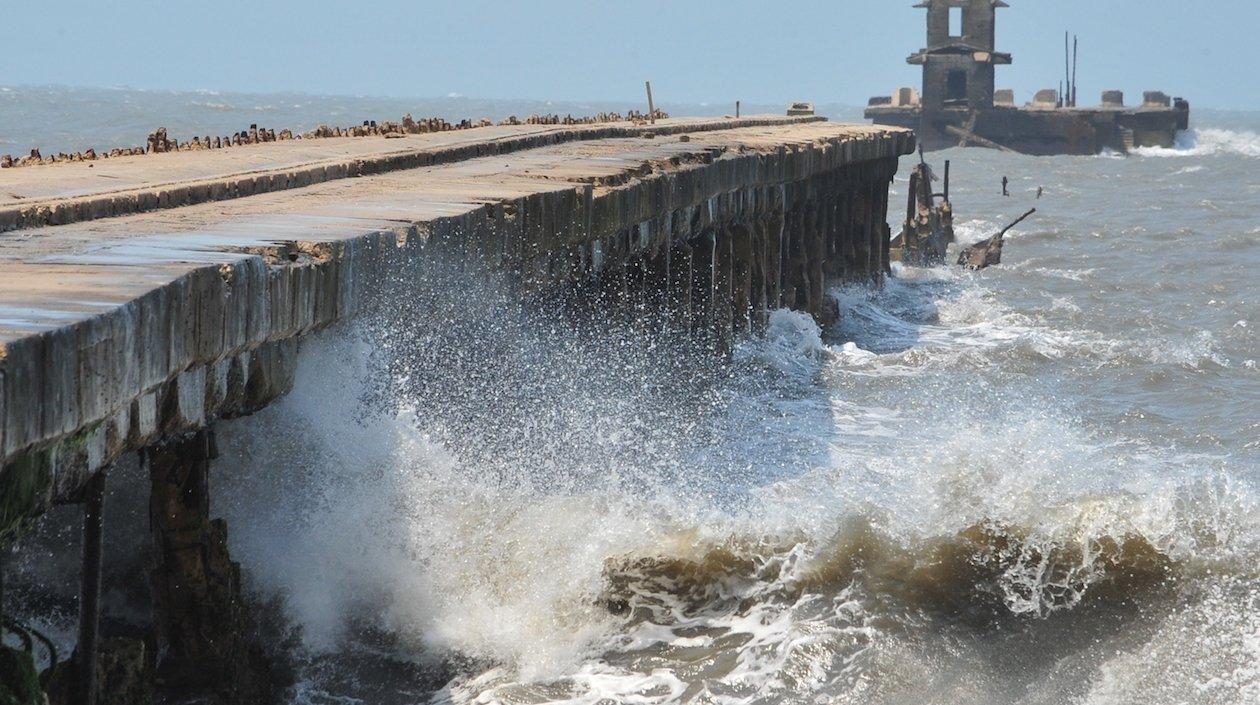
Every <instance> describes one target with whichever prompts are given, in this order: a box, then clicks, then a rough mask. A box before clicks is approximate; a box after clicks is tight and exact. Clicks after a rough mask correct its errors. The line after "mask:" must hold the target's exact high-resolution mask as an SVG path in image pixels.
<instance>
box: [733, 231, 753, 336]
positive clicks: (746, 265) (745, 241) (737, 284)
mask: <svg viewBox="0 0 1260 705" xmlns="http://www.w3.org/2000/svg"><path fill="white" fill-rule="evenodd" d="M729 232H730V238H731V323H732V329H733V330H734V331H735V333H736V334H737V335H745V334H747V333H748V332H749V330H750V327H749V324H750V322H751V313H752V275H753V267H754V264H753V236H752V230H751V229H750V228H749V227H748V226H747V225H744V224H743V223H736V224H735V225H732V226H731V227H730V230H729Z"/></svg>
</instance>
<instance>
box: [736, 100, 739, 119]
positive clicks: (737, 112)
mask: <svg viewBox="0 0 1260 705" xmlns="http://www.w3.org/2000/svg"><path fill="white" fill-rule="evenodd" d="M735 117H736V118H739V101H738V100H737V101H735Z"/></svg>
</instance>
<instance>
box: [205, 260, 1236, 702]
mask: <svg viewBox="0 0 1260 705" xmlns="http://www.w3.org/2000/svg"><path fill="white" fill-rule="evenodd" d="M1016 271H1018V270H1016ZM898 275H899V276H898V277H897V278H894V279H892V280H890V281H889V282H887V284H886V285H885V286H884V287H883V288H881V289H871V288H868V287H864V286H854V287H844V288H840V289H837V290H834V291H833V296H834V297H835V299H836V300H837V303H838V305H839V309H840V313H841V317H840V321H839V322H838V323H837V324H836V325H835V326H834V327H833V328H831V329H829V330H826V331H824V330H821V329H820V328H819V327H818V326H817V324H815V323H814V321H813V320H812V319H811V318H810V317H808V316H806V315H804V314H800V313H796V312H791V311H786V310H781V311H776V312H773V313H772V314H771V316H770V319H769V322H768V327H767V331H766V333H765V335H764V336H762V337H761V338H759V339H756V340H750V341H747V342H745V343H743V344H742V345H741V346H739V348H738V349H737V351H736V354H735V356H734V358H733V360H731V361H730V362H729V363H725V364H724V366H722V367H720V368H718V369H705V370H704V371H703V374H702V375H700V376H701V377H703V378H705V379H712V380H715V381H713V382H711V383H704V384H700V385H699V386H695V385H694V384H693V385H692V386H689V387H686V391H685V393H684V394H682V395H677V394H675V393H674V392H676V391H678V389H681V388H683V387H685V386H686V385H687V384H688V383H686V382H684V381H683V380H687V379H692V378H693V377H694V376H695V372H696V370H695V369H694V368H692V367H690V365H692V364H702V363H700V362H697V361H696V360H692V359H691V358H690V357H689V355H688V354H687V353H686V351H685V349H682V350H673V351H672V352H671V358H670V362H669V364H668V365H665V366H662V358H661V352H660V348H659V347H658V344H657V343H654V342H651V341H652V339H653V336H644V337H642V338H639V337H636V336H634V335H629V336H627V337H617V336H612V337H611V338H609V337H608V336H607V332H606V331H605V332H602V333H601V334H600V336H598V338H599V339H601V340H605V341H608V340H611V341H612V342H605V343H599V344H593V347H591V348H589V349H588V348H585V347H583V346H582V345H575V344H572V343H571V342H566V341H569V339H570V338H571V337H572V332H571V331H552V332H549V330H550V326H552V325H553V323H554V322H553V321H551V320H550V319H547V318H545V317H544V318H543V319H535V318H532V317H531V316H524V317H521V316H520V312H519V311H514V310H513V306H512V305H511V304H508V303H506V302H503V301H495V302H494V303H493V305H487V302H485V301H476V302H472V303H469V304H461V306H467V309H466V310H465V313H469V314H470V315H471V313H472V312H473V311H476V312H477V315H484V311H485V310H493V311H495V312H496V318H494V320H493V321H487V322H486V323H485V324H479V323H475V322H470V321H472V320H474V319H469V320H468V321H464V323H466V324H468V325H469V326H471V327H470V328H466V329H461V323H460V322H459V321H460V320H461V319H460V318H459V316H456V317H455V318H454V319H452V318H450V317H449V316H450V315H451V311H450V310H441V312H440V315H439V317H438V319H437V320H442V321H443V322H444V323H445V324H446V325H448V326H453V328H454V329H456V330H459V333H458V336H459V337H460V338H461V339H467V340H475V341H477V345H478V346H480V347H481V348H484V349H485V352H484V353H478V352H476V351H470V352H460V353H451V352H450V351H452V350H454V348H451V347H450V346H449V345H430V343H435V342H438V341H433V340H426V339H424V338H421V339H418V340H417V339H408V340H406V341H405V342H406V345H403V344H402V343H403V342H404V341H403V340H401V339H398V338H396V337H394V334H393V333H384V334H382V332H381V331H382V330H388V329H389V328H388V326H383V327H382V328H381V329H376V330H370V329H368V330H363V329H360V330H354V331H338V332H337V335H335V336H329V337H328V338H327V339H325V340H323V341H322V342H321V343H319V344H318V345H316V346H314V347H312V348H311V349H309V350H307V351H306V352H305V353H304V357H303V360H302V365H301V369H300V370H299V379H298V381H297V384H296V386H295V392H294V394H293V395H292V396H290V397H288V398H286V399H285V400H283V401H282V402H280V403H279V404H277V405H276V406H274V407H272V408H270V409H267V410H264V411H263V412H261V413H260V414H259V415H258V416H257V417H255V418H253V419H251V421H250V422H248V424H241V425H240V426H239V427H233V426H229V427H228V429H225V432H226V433H227V434H229V438H228V439H227V441H226V442H225V443H223V447H224V448H225V449H229V450H228V452H229V453H230V456H229V457H228V458H226V459H225V462H224V463H223V465H224V467H225V468H239V469H240V472H239V475H236V476H234V477H232V478H231V479H230V482H231V485H232V491H231V494H232V495H233V497H234V501H233V500H231V499H228V500H227V502H228V507H227V508H226V512H227V515H228V519H229V522H230V523H231V524H232V525H233V526H235V527H241V528H239V529H237V530H236V531H235V533H234V536H233V540H234V543H235V545H234V547H233V549H234V551H235V553H236V555H238V556H239V557H240V558H241V559H242V561H243V562H244V563H245V564H246V566H247V568H248V574H249V575H250V577H251V582H252V583H253V588H254V590H256V591H258V592H261V593H264V594H269V593H280V594H283V595H285V598H286V599H285V604H286V611H287V613H288V614H289V617H290V619H292V620H293V621H294V622H295V623H296V624H298V625H300V627H301V629H302V635H303V640H304V643H305V644H306V649H307V650H308V652H309V656H308V659H309V663H310V664H312V665H311V666H310V668H309V669H308V671H307V672H306V678H307V680H306V681H305V682H304V683H303V686H302V688H301V689H300V695H299V699H300V701H301V702H308V703H321V704H322V703H327V702H376V701H375V700H372V699H368V700H366V701H364V700H358V699H355V698H356V697H358V696H354V697H352V696H350V695H346V694H345V693H346V690H345V686H344V683H345V681H346V680H350V681H353V682H356V683H358V686H357V687H359V688H360V689H362V688H364V687H366V686H364V684H365V683H372V682H375V679H379V678H381V677H382V676H381V675H380V672H379V666H372V667H365V668H364V669H363V670H355V669H354V668H349V667H348V666H347V665H346V662H345V660H344V659H345V658H346V654H347V653H360V654H367V655H369V656H370V658H371V662H372V663H377V662H379V660H380V659H382V658H384V659H386V660H391V659H392V660H397V661H400V662H403V663H408V664H418V666H416V667H420V668H423V669H430V670H431V671H433V672H438V673H442V674H444V675H443V676H442V677H441V678H440V679H439V680H440V681H441V682H445V685H444V686H443V687H442V688H441V689H440V690H439V691H438V692H437V694H436V696H435V697H436V700H437V701H438V702H447V703H479V704H490V703H512V704H528V703H555V702H560V703H584V704H586V703H589V704H590V705H596V704H600V703H617V702H621V703H647V704H652V703H661V704H665V703H677V702H686V703H732V704H733V703H758V704H760V703H765V704H767V705H769V704H770V703H813V702H819V701H820V700H825V701H827V702H836V703H847V702H852V703H889V704H892V703H908V702H916V701H917V702H942V703H943V702H959V701H967V702H975V703H994V704H997V703H1011V702H1023V703H1068V702H1072V703H1076V702H1092V703H1121V702H1133V700H1132V699H1130V698H1128V696H1127V695H1125V694H1126V693H1128V692H1130V691H1131V690H1135V689H1136V690H1135V692H1142V693H1144V694H1145V695H1144V697H1145V700H1143V702H1152V703H1169V704H1171V703H1180V702H1188V701H1195V702H1207V703H1221V704H1222V705H1225V704H1226V703H1237V702H1243V701H1245V700H1244V699H1242V698H1244V696H1246V695H1248V694H1250V693H1253V692H1254V691H1255V688H1256V686H1255V683H1254V680H1255V679H1254V674H1252V675H1248V674H1249V673H1251V671H1248V669H1249V668H1251V669H1253V670H1254V659H1253V656H1254V654H1255V643H1254V641H1255V640H1254V638H1253V637H1252V636H1249V634H1254V626H1255V621H1256V619H1257V616H1256V615H1257V613H1258V612H1257V608H1258V607H1260V604H1257V600H1260V596H1258V595H1257V587H1256V586H1257V584H1258V583H1257V580H1260V573H1258V572H1257V569H1256V565H1258V563H1257V558H1260V550H1258V549H1257V546H1256V538H1257V537H1258V536H1260V525H1258V522H1260V518H1258V517H1260V504H1258V503H1257V501H1256V493H1255V489H1254V487H1252V486H1251V485H1250V484H1248V483H1247V482H1246V481H1240V480H1239V479H1238V474H1237V473H1236V472H1234V471H1233V469H1232V468H1231V466H1230V464H1229V461H1228V460H1226V459H1223V458H1219V457H1212V456H1205V455H1195V454H1188V453H1183V452H1178V451H1177V450H1176V449H1173V448H1163V447H1158V446H1152V445H1150V444H1149V443H1146V442H1141V441H1136V440H1134V439H1129V438H1126V437H1124V436H1122V435H1117V434H1114V433H1111V432H1109V431H1106V430H1103V429H1097V428H1094V427H1092V426H1091V425H1090V424H1088V423H1087V422H1086V421H1084V420H1083V419H1082V418H1081V417H1080V416H1079V415H1078V414H1076V413H1075V412H1073V411H1072V410H1071V409H1068V408H1064V407H1062V406H1060V405H1059V404H1057V403H1056V402H1054V401H1053V400H1051V401H1049V403H1047V397H1046V396H1044V394H1043V393H1042V392H1039V391H1034V390H1032V389H1029V388H1023V387H1020V386H1019V384H1017V383H1011V384H1010V385H1009V386H1008V387H1007V388H1005V389H1004V388H1003V386H1002V385H997V384H993V383H991V382H990V381H987V378H988V377H991V376H994V375H1000V374H1006V372H1003V370H1010V369H1012V364H1013V365H1014V367H1013V369H1015V370H1020V369H1024V368H1026V367H1027V366H1028V365H1037V364H1042V363H1044V362H1045V361H1053V360H1059V359H1064V358H1067V357H1069V356H1073V355H1080V354H1082V353H1083V352H1084V353H1085V354H1089V355H1098V356H1105V355H1118V356H1121V357H1125V359H1129V357H1132V358H1133V359H1135V360H1136V359H1139V358H1141V359H1143V360H1144V361H1145V363H1146V364H1164V365H1173V366H1178V365H1184V364H1190V363H1192V362H1193V361H1192V360H1189V359H1186V358H1183V357H1182V356H1181V355H1180V354H1176V355H1173V357H1172V358H1170V359H1167V360H1163V359H1160V360H1152V359H1150V353H1149V352H1143V353H1141V354H1139V353H1138V352H1128V351H1129V350H1130V348H1132V349H1133V350H1136V348H1135V347H1133V346H1134V345H1135V343H1129V342H1126V341H1107V340H1102V339H1098V338H1096V337H1094V338H1091V337H1090V335H1089V334H1087V333H1084V332H1073V331H1070V330H1064V329H1060V328H1056V327H1054V326H1053V325H1051V324H1050V323H1049V322H1048V321H1045V320H1041V319H1039V318H1038V317H1036V316H1034V315H1031V314H1030V313H1029V312H1026V311H1020V310H1018V309H1016V308H1014V307H1013V306H1011V305H1009V304H1007V303H1005V302H1003V301H1001V300H1000V299H999V297H998V296H996V294H995V292H993V291H991V290H989V289H987V288H985V287H984V286H981V285H980V284H979V283H978V281H977V279H976V277H975V276H974V275H971V274H967V273H961V272H958V271H957V270H951V269H947V268H944V267H942V268H936V269H921V270H909V269H904V270H898ZM553 333H554V335H553ZM382 335H384V337H383V338H382V337H381V336H382ZM409 335H410V334H409ZM426 335H439V336H440V335H446V334H445V333H442V332H440V331H439V330H435V331H434V332H433V333H431V334H426ZM468 336H472V337H468ZM579 337H581V336H579ZM445 342H450V341H445ZM1195 345H1203V346H1210V345H1211V341H1210V340H1207V339H1203V340H1201V341H1196V342H1195ZM411 346H417V347H416V348H412V347H411ZM431 348H432V349H433V350H434V354H433V356H432V357H427V356H426V355H427V353H425V354H421V355H419V356H417V355H416V354H415V350H416V349H420V350H430V349H431ZM1205 349H1207V348H1205ZM441 350H446V351H448V352H447V353H441V352H440V351H441ZM383 352H384V353H385V354H384V356H383V357H382V354H383ZM450 354H456V355H459V356H462V355H471V357H469V358H468V359H452V358H451V357H449V355H450ZM1187 354H1189V355H1192V356H1193V357H1194V358H1195V359H1196V360H1197V359H1198V358H1199V357H1201V356H1202V355H1205V354H1208V353H1206V352H1193V351H1192V352H1189V353H1187ZM1039 361H1040V362H1039ZM452 368H453V371H452ZM465 374H475V375H477V376H478V378H477V379H476V380H475V382H476V383H477V384H476V385H475V386H473V385H470V386H469V387H468V389H467V391H469V393H470V396H468V397H467V398H464V397H462V396H461V395H462V393H463V391H464V390H462V389H461V388H460V386H459V385H458V384H457V383H456V379H455V378H454V377H452V375H465ZM522 374H523V375H524V376H523V377H522V376H519V375H522ZM1020 374H1021V373H1019V372H1016V375H1017V376H1019V375H1020ZM662 377H663V378H664V380H665V382H664V383H662V382H660V381H659V379H658V378H662ZM509 379H511V380H515V381H514V382H513V383H512V384H508V383H507V381H508V380H509ZM653 379H657V381H652V380H653ZM382 380H384V381H383V382H382ZM630 389H634V390H635V392H634V393H633V394H631V393H629V390H630ZM474 392H475V394H474ZM476 394H480V395H482V397H484V398H482V397H477V396H476ZM450 397H454V398H455V401H454V402H452V400H451V399H450ZM518 405H524V407H525V410H526V411H527V412H528V413H520V411H521V410H519V409H517V408H516V407H517V406H518ZM566 449H570V450H568V451H566ZM566 453H567V454H566ZM273 467H284V468H286V472H285V473H284V474H278V473H274V472H268V471H267V468H273ZM1121 478H1122V479H1121ZM294 498H300V499H299V500H295V499H294ZM260 504H261V505H264V506H268V507H271V508H272V511H271V512H269V513H261V514H259V513H251V512H254V509H255V508H256V507H258V506H259V505H260ZM234 511H235V512H240V513H241V516H240V518H239V519H238V518H236V517H234V516H233V512H234ZM246 513H250V514H249V516H250V519H249V520H248V521H246V520H245V518H244V517H245V515H246ZM260 517H261V518H260ZM1248 628H1251V629H1252V631H1251V632H1248V631H1247V629H1248ZM1208 633H1211V634H1212V636H1211V639H1212V646H1211V649H1210V650H1208V649H1207V648H1206V647H1205V646H1203V645H1202V644H1200V643H1198V642H1197V641H1196V639H1197V636H1196V635H1202V636H1206V635H1207V634H1208ZM379 634H388V635H390V637H389V639H388V648H384V647H382V646H381V645H380V644H379V642H378V639H379V637H376V636H373V635H379ZM1186 649H1191V650H1196V651H1195V653H1200V655H1201V658H1199V660H1198V661H1197V662H1196V663H1195V664H1194V665H1193V666H1188V667H1186V668H1173V669H1170V670H1168V672H1167V673H1166V674H1165V673H1163V672H1159V671H1152V670H1151V669H1150V668H1149V667H1148V665H1147V662H1146V661H1145V659H1146V658H1149V657H1161V658H1173V655H1174V654H1176V653H1178V652H1180V651H1182V650H1186ZM330 659H331V660H332V662H333V663H336V664H337V666H336V668H330V667H327V666H324V667H323V668H321V667H320V664H326V663H328V661H329V660H330ZM330 670H331V671H333V672H336V673H337V676H338V677H337V678H336V679H331V680H330V679H328V678H325V677H323V676H321V675H320V674H321V673H327V672H328V671H330ZM347 672H350V673H351V674H353V675H352V676H347V675H346V673H347ZM359 692H360V693H361V690H360V691H359ZM391 702H392V701H391Z"/></svg>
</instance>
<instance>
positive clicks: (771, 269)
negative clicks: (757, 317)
mask: <svg viewBox="0 0 1260 705" xmlns="http://www.w3.org/2000/svg"><path fill="white" fill-rule="evenodd" d="M763 224H764V226H765V233H766V307H767V308H769V309H770V310H772V311H777V310H779V309H781V308H783V258H784V252H783V248H784V245H783V211H775V212H774V213H772V214H771V215H770V216H768V217H767V218H766V219H765V220H764V221H763Z"/></svg>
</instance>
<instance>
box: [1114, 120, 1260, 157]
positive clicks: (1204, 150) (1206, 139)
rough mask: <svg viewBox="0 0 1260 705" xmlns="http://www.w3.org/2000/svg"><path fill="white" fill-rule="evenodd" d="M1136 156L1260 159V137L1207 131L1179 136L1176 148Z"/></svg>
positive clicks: (1151, 149)
mask: <svg viewBox="0 0 1260 705" xmlns="http://www.w3.org/2000/svg"><path fill="white" fill-rule="evenodd" d="M1133 153H1134V154H1136V155H1138V156H1143V157H1201V156H1209V155H1214V154H1232V155H1235V156H1242V157H1260V134H1257V133H1255V132H1251V131H1248V130H1223V129H1219V128H1212V127H1204V128H1193V129H1190V130H1186V131H1184V132H1179V133H1177V138H1176V143H1175V146H1174V147H1172V148H1166V147H1139V148H1137V149H1135V150H1133Z"/></svg>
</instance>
